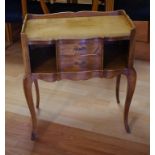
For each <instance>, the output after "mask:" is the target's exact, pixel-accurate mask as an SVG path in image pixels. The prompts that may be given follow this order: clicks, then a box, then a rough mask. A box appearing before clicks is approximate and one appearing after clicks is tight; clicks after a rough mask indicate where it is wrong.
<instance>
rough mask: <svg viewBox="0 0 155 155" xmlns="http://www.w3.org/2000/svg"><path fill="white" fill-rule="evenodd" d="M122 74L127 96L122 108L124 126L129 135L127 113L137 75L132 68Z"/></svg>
mask: <svg viewBox="0 0 155 155" xmlns="http://www.w3.org/2000/svg"><path fill="white" fill-rule="evenodd" d="M123 74H124V75H125V76H126V78H127V95H126V100H125V107H124V125H125V129H126V131H127V132H128V133H130V128H129V125H128V113H129V108H130V104H131V100H132V96H133V93H134V90H135V85H136V79H137V74H136V71H135V69H134V68H131V69H127V70H125V71H124V73H123Z"/></svg>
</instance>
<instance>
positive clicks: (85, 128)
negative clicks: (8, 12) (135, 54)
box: [6, 41, 150, 155]
mask: <svg viewBox="0 0 155 155" xmlns="http://www.w3.org/2000/svg"><path fill="white" fill-rule="evenodd" d="M135 68H136V70H137V75H138V80H137V86H136V90H135V94H134V97H133V101H132V104H131V108H130V113H129V124H130V127H131V134H127V133H126V132H125V130H124V126H123V107H124V100H125V94H126V79H125V77H123V78H122V81H121V89H120V99H121V103H120V105H118V104H117V103H116V99H115V80H116V79H99V78H94V79H91V80H87V81H77V82H74V81H69V80H62V81H59V82H53V83H47V82H43V81H39V86H40V95H41V104H40V110H39V111H38V112H37V114H38V119H39V123H42V122H43V123H45V124H49V126H48V125H45V126H44V125H41V126H39V127H38V128H39V129H38V130H39V131H41V132H40V133H39V134H40V135H41V139H42V141H41V142H39V144H38V143H33V145H31V144H32V143H31V141H30V139H29V138H30V137H29V135H30V128H31V124H30V119H29V117H24V116H30V114H29V110H28V107H27V104H26V101H25V97H24V93H23V88H22V79H23V75H24V73H23V72H24V68H23V62H22V51H21V45H20V42H19V41H17V42H16V43H15V44H13V45H12V46H10V47H8V48H7V49H6V131H7V133H6V139H8V141H7V142H6V146H7V147H6V148H8V147H9V146H10V145H12V143H13V146H14V145H16V149H17V150H16V151H15V152H16V153H15V152H14V151H13V152H12V151H9V150H8V149H6V151H7V154H10V155H11V154H13V155H14V154H21V153H19V152H20V151H22V150H21V149H23V151H24V150H25V147H29V145H30V148H31V149H29V148H28V150H29V151H28V152H25V153H24V152H23V154H24V155H27V154H30V152H31V151H32V152H33V150H32V147H33V149H34V148H35V149H38V147H40V146H42V145H44V147H45V148H51V146H52V144H53V143H54V141H51V142H50V144H48V143H47V142H49V141H50V140H51V139H52V137H53V135H49V134H50V132H52V130H53V129H52V126H53V124H56V126H59V129H60V130H61V126H63V127H64V128H68V129H71V130H73V131H74V130H75V131H76V130H77V131H79V132H81V131H82V132H83V133H84V134H85V133H86V134H87V133H88V134H89V133H90V136H89V138H90V137H91V135H94V137H96V135H97V137H98V138H97V139H95V142H92V146H91V147H90V145H88V146H85V145H84V144H85V143H84V144H83V145H82V144H80V138H81V137H79V140H78V142H77V143H76V142H75V143H76V144H75V143H73V145H71V143H72V142H74V139H73V140H70V141H69V142H68V140H65V138H64V139H63V141H64V142H63V143H64V144H61V145H65V146H61V147H69V146H70V145H71V146H72V147H73V151H74V149H75V148H76V153H70V152H64V153H59V151H58V150H57V151H58V152H57V154H60V155H63V154H78V153H79V152H78V151H79V150H78V149H77V148H78V147H77V145H78V146H79V147H80V149H82V147H84V149H86V148H85V147H89V149H88V150H89V151H88V152H91V151H90V150H92V153H81V154H89V155H91V154H93V151H94V149H95V148H93V145H94V146H98V143H99V148H97V150H98V151H103V150H102V149H101V148H102V147H101V146H102V143H100V140H103V141H104V137H110V138H112V139H119V140H120V141H121V145H122V147H124V145H125V144H126V143H129V145H128V146H129V147H130V145H131V146H133V148H134V146H135V145H136V144H137V143H138V144H137V145H138V148H139V149H138V151H137V152H136V151H135V153H131V154H135V155H138V154H149V153H148V152H149V137H150V133H149V131H150V129H149V125H150V118H149V103H150V101H149V89H150V88H149V68H150V67H149V62H147V61H140V60H136V61H135ZM42 120H44V121H42ZM46 121H49V122H48V123H47V122H46ZM10 122H11V123H10ZM12 122H13V123H12ZM14 123H17V125H14ZM10 128H11V129H12V130H11V131H9V130H10ZM16 128H17V130H16ZM18 128H19V130H20V129H21V132H20V131H18ZM25 128H26V130H25ZM42 128H43V129H42ZM58 131H59V130H58ZM65 131H66V130H65ZM12 132H13V133H12ZM46 132H47V133H46ZM53 132H54V133H55V134H61V133H57V132H56V130H55V131H53ZM63 132H64V131H63ZM63 134H65V132H64V133H63ZM18 135H20V136H21V137H20V136H18ZM44 135H45V137H44ZM78 135H79V136H80V134H78ZM48 136H49V137H48ZM56 136H57V135H56ZM58 136H60V135H58ZM68 136H70V135H68ZM50 137H51V138H50ZM102 137H103V139H102ZM15 138H17V140H16V144H15V142H14V139H15ZM20 138H22V144H23V146H21V147H19V146H18V144H20V142H19V141H20ZM25 138H26V139H25ZM46 138H47V139H46ZM55 138H56V139H57V137H55ZM66 138H67V137H66ZM70 138H72V137H70ZM24 139H25V140H24ZM44 140H45V143H46V144H47V146H45V144H43V142H44ZM86 141H89V140H88V139H87V140H86ZM93 141H94V139H93ZM10 143H11V144H10ZM29 143H30V144H29ZM94 143H95V144H94ZM103 143H104V142H103ZM116 143H117V142H116ZM22 144H21V145H22ZM56 144H57V143H56ZM56 144H54V147H57V145H56ZM74 144H75V146H74ZM88 144H89V142H88ZM90 144H91V142H90ZM25 145H28V146H25ZM66 145H67V146H66ZM86 145H87V144H86ZM104 145H105V146H106V144H105V143H104ZM115 145H117V144H115ZM121 145H120V147H121ZM137 145H136V146H137ZM139 145H141V147H140V146H139ZM143 146H145V147H144V148H143ZM22 147H24V148H22ZM100 147H101V148H100ZM111 147H112V148H113V150H115V146H113V144H112V146H111ZM125 147H126V146H125ZM140 148H141V149H140ZM145 148H146V150H145ZM40 149H41V148H40ZM126 149H127V148H126ZM143 149H144V151H142V152H143V153H139V151H140V150H143ZM18 151H19V152H18ZM117 151H118V150H117ZM117 151H116V152H115V153H113V152H110V153H107V154H118V155H120V154H124V153H123V151H122V152H121V153H119V151H118V152H117ZM130 151H131V150H130ZM60 152H61V151H60ZM104 153H105V152H104ZM33 154H35V155H36V154H38V153H37V152H36V153H35V151H34V153H33ZM52 154H54V155H56V153H52ZM79 154H80V153H79ZM96 154H103V153H100V152H97V153H96ZM96 154H95V153H94V155H96ZM105 154H106V153H105ZM125 154H127V153H125Z"/></svg>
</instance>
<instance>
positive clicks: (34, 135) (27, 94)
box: [23, 76, 37, 140]
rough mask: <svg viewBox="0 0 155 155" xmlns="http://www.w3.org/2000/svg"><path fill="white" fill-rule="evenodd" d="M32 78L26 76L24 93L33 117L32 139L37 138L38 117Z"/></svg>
mask: <svg viewBox="0 0 155 155" xmlns="http://www.w3.org/2000/svg"><path fill="white" fill-rule="evenodd" d="M32 82H33V80H32V78H31V77H30V76H29V77H25V78H24V79H23V88H24V93H25V97H26V101H27V104H28V107H29V110H30V113H31V118H32V135H31V140H35V139H36V138H37V118H36V113H35V108H34V103H33V98H32Z"/></svg>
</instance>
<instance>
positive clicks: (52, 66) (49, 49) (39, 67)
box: [29, 44, 57, 73]
mask: <svg viewBox="0 0 155 155" xmlns="http://www.w3.org/2000/svg"><path fill="white" fill-rule="evenodd" d="M29 56H30V66H31V72H32V73H56V72H57V67H56V66H57V65H56V50H55V44H50V45H35V44H32V45H29Z"/></svg>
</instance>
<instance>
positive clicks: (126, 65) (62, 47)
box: [21, 10, 136, 140]
mask: <svg viewBox="0 0 155 155" xmlns="http://www.w3.org/2000/svg"><path fill="white" fill-rule="evenodd" d="M134 38H135V26H134V24H133V23H132V21H131V19H130V18H129V17H128V16H127V15H126V13H125V12H124V11H123V10H119V11H113V12H91V11H82V12H77V13H73V12H67V13H57V14H47V15H32V14H30V15H27V16H26V17H25V20H24V23H23V27H22V32H21V41H22V51H23V60H24V66H25V76H24V80H23V86H24V92H25V97H26V100H27V104H28V107H29V109H30V113H31V117H32V140H34V139H36V137H37V117H36V113H35V105H34V103H33V96H32V84H33V83H34V85H35V88H36V95H37V103H36V107H37V108H39V99H40V97H39V87H38V82H37V80H38V79H41V80H44V81H48V82H52V81H56V80H61V79H70V80H87V79H90V78H93V77H100V78H103V77H104V78H112V77H116V79H117V80H116V99H117V103H118V104H119V85H120V78H121V75H122V74H124V75H125V76H126V77H127V84H128V85H127V96H126V101H125V108H124V125H125V129H126V131H127V132H128V133H129V132H130V129H129V126H128V112H129V107H130V103H131V100H132V96H133V93H134V89H135V84H136V71H135V69H134V68H133V60H134V42H135V41H134V40H135V39H134Z"/></svg>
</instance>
